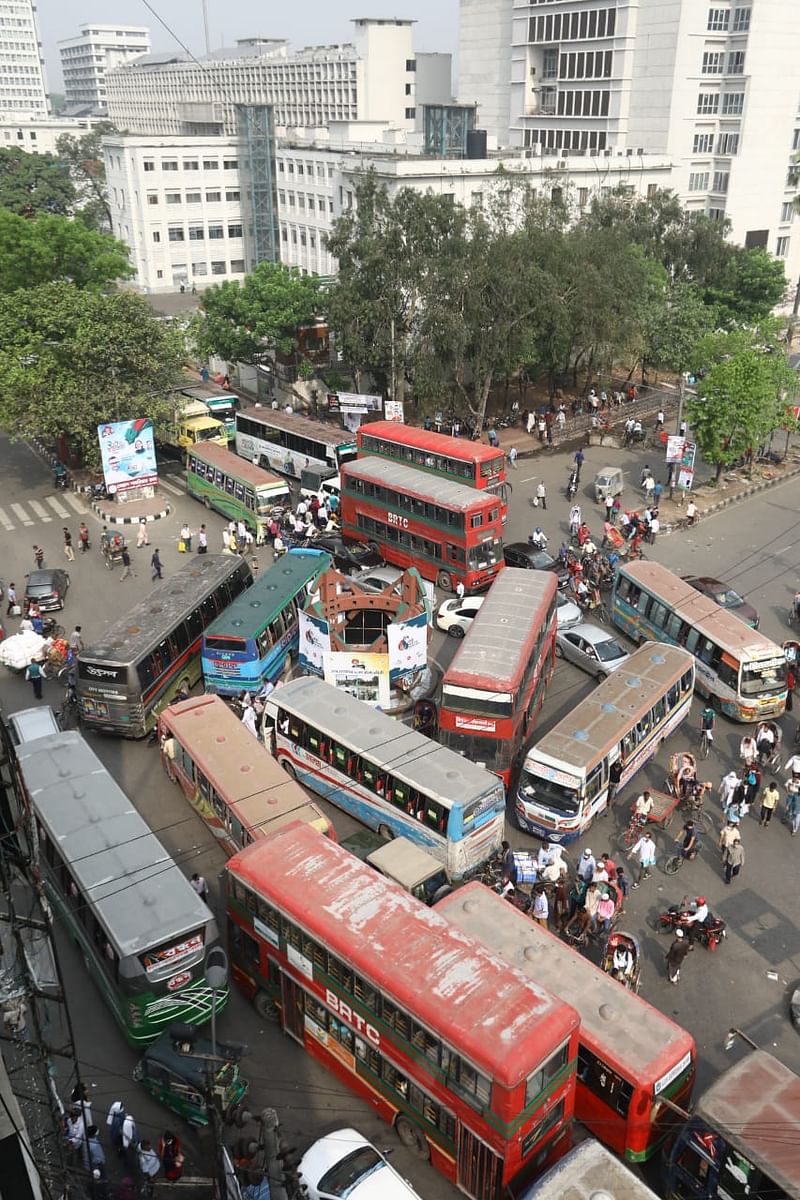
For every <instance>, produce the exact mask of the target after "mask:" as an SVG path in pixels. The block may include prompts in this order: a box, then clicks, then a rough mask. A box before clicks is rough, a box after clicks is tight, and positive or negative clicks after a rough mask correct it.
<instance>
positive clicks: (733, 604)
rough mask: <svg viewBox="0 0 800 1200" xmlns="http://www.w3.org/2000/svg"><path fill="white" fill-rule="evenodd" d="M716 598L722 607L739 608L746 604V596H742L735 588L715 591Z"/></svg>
mask: <svg viewBox="0 0 800 1200" xmlns="http://www.w3.org/2000/svg"><path fill="white" fill-rule="evenodd" d="M714 599H715V600H716V602H717V604H718V605H719V606H720V608H739V606H740V605H742V604H744V596H740V595H739V593H738V592H735V591H734V590H733V588H723V589H722V590H721V591H719V592H714Z"/></svg>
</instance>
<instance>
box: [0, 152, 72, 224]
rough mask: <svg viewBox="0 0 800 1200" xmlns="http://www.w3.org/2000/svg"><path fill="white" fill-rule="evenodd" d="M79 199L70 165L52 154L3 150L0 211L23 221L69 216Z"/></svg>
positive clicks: (0, 176) (0, 164) (0, 162)
mask: <svg viewBox="0 0 800 1200" xmlns="http://www.w3.org/2000/svg"><path fill="white" fill-rule="evenodd" d="M75 199H76V191H75V186H74V184H73V182H72V179H71V178H70V169H69V164H68V163H67V162H65V161H64V160H63V159H60V158H55V157H54V156H53V155H52V154H28V153H27V152H26V151H25V150H18V149H17V148H16V147H15V146H9V147H2V148H0V208H7V209H9V210H10V211H11V212H12V213H16V214H17V215H18V216H20V217H36V216H39V214H40V213H50V214H58V215H61V216H67V215H69V214H70V213H72V211H73V208H74V205H75Z"/></svg>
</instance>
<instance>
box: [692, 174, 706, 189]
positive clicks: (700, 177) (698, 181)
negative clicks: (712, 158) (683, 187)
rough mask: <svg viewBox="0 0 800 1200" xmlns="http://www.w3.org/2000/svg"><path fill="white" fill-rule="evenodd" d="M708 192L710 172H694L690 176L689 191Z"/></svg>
mask: <svg viewBox="0 0 800 1200" xmlns="http://www.w3.org/2000/svg"><path fill="white" fill-rule="evenodd" d="M707 190H708V171H692V172H690V174H689V191H690V192H705V191H707Z"/></svg>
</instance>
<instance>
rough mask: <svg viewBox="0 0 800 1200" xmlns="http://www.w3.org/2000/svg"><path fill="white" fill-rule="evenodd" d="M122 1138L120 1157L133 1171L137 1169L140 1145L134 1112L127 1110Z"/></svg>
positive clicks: (121, 1133) (123, 1121) (121, 1132)
mask: <svg viewBox="0 0 800 1200" xmlns="http://www.w3.org/2000/svg"><path fill="white" fill-rule="evenodd" d="M120 1140H121V1142H122V1150H121V1151H120V1157H121V1158H122V1160H123V1161H124V1163H125V1165H126V1167H127V1168H128V1170H129V1171H131V1172H133V1171H135V1170H136V1157H137V1156H136V1148H137V1146H138V1145H139V1135H138V1134H137V1132H136V1122H135V1121H134V1119H133V1114H132V1113H129V1112H127V1111H126V1112H125V1115H124V1117H123V1119H122V1129H121V1130H120Z"/></svg>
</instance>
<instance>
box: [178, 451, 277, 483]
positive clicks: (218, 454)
mask: <svg viewBox="0 0 800 1200" xmlns="http://www.w3.org/2000/svg"><path fill="white" fill-rule="evenodd" d="M188 453H189V454H190V455H191V456H192V457H193V458H200V459H202V460H203V462H205V463H210V465H211V466H212V467H218V468H219V469H220V471H225V472H226V473H227V474H228V475H235V476H236V478H237V479H241V480H243V481H244V482H245V483H249V484H250V485H251V486H252V487H254V488H257V487H274V485H275V484H276V483H279V484H280V485H281V487H284V488H286V490H287V491H288V490H289V485H288V483H287V482H286V480H285V479H284V478H283V477H282V476H280V475H274V474H273V473H272V471H265V470H263V468H262V467H256V466H255V465H254V464H253V463H251V462H250V461H249V460H248V459H246V458H240V457H239V455H238V454H234V453H233V451H231V450H227V449H226V448H225V446H220V445H219V443H217V442H198V443H197V444H196V445H194V446H190V447H189V450H188Z"/></svg>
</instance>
